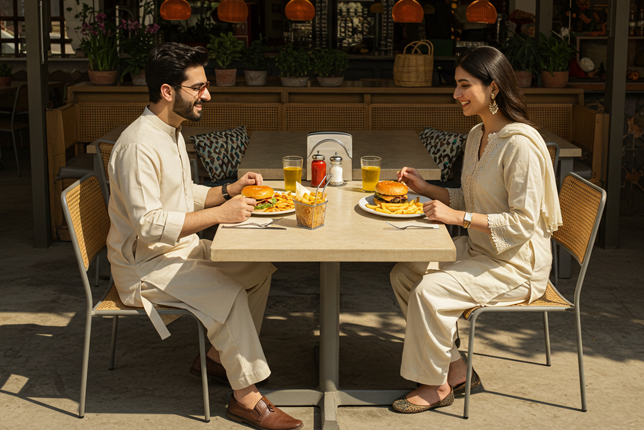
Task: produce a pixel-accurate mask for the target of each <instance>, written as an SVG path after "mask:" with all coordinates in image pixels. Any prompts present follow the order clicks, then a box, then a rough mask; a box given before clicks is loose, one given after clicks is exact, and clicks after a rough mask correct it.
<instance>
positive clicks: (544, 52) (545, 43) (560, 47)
mask: <svg viewBox="0 0 644 430" xmlns="http://www.w3.org/2000/svg"><path fill="white" fill-rule="evenodd" d="M561 33H562V34H559V33H555V32H553V34H554V35H553V36H550V37H546V35H545V34H543V33H541V40H540V41H539V53H540V54H541V69H542V72H541V79H542V80H543V86H544V87H548V88H562V87H565V86H566V84H567V83H568V64H569V63H570V60H571V59H572V58H574V57H575V55H576V54H577V50H576V49H575V48H573V47H572V45H570V43H568V40H567V39H569V38H570V36H569V34H568V31H567V29H566V28H564V29H562V32H561Z"/></svg>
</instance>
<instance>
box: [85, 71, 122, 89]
mask: <svg viewBox="0 0 644 430" xmlns="http://www.w3.org/2000/svg"><path fill="white" fill-rule="evenodd" d="M87 74H89V80H90V81H91V82H92V85H102V86H104V85H114V84H115V83H116V78H117V75H118V72H117V71H116V70H108V71H97V70H88V71H87Z"/></svg>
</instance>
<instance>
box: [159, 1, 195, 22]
mask: <svg viewBox="0 0 644 430" xmlns="http://www.w3.org/2000/svg"><path fill="white" fill-rule="evenodd" d="M159 13H160V14H161V18H163V19H165V20H166V21H180V20H186V19H188V18H190V15H191V14H192V8H191V7H190V5H189V4H188V2H187V1H186V0H165V1H164V2H163V4H162V5H161V8H160V9H159Z"/></svg>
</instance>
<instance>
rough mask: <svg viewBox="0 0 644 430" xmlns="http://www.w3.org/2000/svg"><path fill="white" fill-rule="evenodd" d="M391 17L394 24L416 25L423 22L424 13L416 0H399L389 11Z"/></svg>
mask: <svg viewBox="0 0 644 430" xmlns="http://www.w3.org/2000/svg"><path fill="white" fill-rule="evenodd" d="M391 15H392V16H393V18H394V22H403V23H415V24H418V23H421V22H423V17H424V15H425V11H423V7H422V6H421V5H420V4H419V3H418V2H417V1H416V0H400V1H399V2H398V3H396V4H395V5H394V8H393V9H392V10H391Z"/></svg>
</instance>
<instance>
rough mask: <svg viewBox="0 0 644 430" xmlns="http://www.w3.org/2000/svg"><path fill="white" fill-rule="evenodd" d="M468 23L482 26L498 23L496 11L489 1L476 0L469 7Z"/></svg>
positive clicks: (467, 13)
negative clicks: (476, 23)
mask: <svg viewBox="0 0 644 430" xmlns="http://www.w3.org/2000/svg"><path fill="white" fill-rule="evenodd" d="M466 16H467V21H468V22H478V23H481V24H494V23H495V22H496V9H495V8H494V5H493V4H492V3H490V2H489V1H488V0H476V1H474V2H472V3H471V4H470V5H469V6H468V7H467V12H466Z"/></svg>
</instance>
